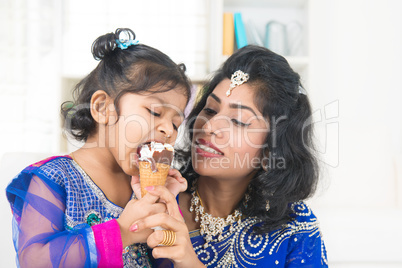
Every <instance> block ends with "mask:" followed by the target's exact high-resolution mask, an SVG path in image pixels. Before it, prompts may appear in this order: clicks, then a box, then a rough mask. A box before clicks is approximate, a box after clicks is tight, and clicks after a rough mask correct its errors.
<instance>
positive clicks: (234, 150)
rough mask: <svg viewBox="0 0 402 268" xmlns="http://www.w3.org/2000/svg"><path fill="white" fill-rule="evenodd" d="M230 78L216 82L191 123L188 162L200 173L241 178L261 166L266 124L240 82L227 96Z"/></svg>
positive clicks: (247, 87) (250, 95)
mask: <svg viewBox="0 0 402 268" xmlns="http://www.w3.org/2000/svg"><path fill="white" fill-rule="evenodd" d="M229 85H230V80H229V79H225V80H223V81H222V82H220V83H219V84H218V85H217V87H216V88H215V89H214V91H213V92H212V93H211V95H210V96H209V97H208V99H207V103H206V105H205V107H204V108H203V110H202V111H201V112H200V114H199V115H198V116H197V118H196V120H195V122H194V133H193V143H192V161H193V168H194V170H195V171H196V172H197V173H198V174H199V175H201V176H210V177H214V178H223V179H233V178H244V177H246V176H248V175H250V174H251V173H252V172H253V171H255V170H256V169H259V168H260V167H261V149H262V148H263V146H264V141H265V139H266V136H267V134H268V131H269V123H268V121H267V120H265V118H263V116H262V114H261V112H260V111H259V110H258V109H257V107H256V106H255V104H254V90H253V89H252V88H251V87H250V86H249V84H247V83H244V84H242V85H240V86H237V87H235V88H234V89H233V90H232V94H231V95H230V96H229V97H227V96H226V91H227V90H228V89H229Z"/></svg>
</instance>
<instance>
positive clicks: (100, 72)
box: [61, 28, 191, 141]
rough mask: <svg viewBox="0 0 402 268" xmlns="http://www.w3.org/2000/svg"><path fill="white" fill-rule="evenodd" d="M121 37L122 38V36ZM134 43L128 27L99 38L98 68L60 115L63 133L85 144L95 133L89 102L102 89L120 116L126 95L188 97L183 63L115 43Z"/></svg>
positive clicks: (96, 48)
mask: <svg viewBox="0 0 402 268" xmlns="http://www.w3.org/2000/svg"><path fill="white" fill-rule="evenodd" d="M123 35H124V37H122V36H123ZM123 38H125V39H128V40H129V41H130V40H134V39H135V34H134V32H133V31H132V30H130V29H127V28H119V29H117V30H116V32H115V33H108V34H105V35H102V36H100V37H98V38H97V39H96V40H95V41H94V42H93V44H92V54H93V56H94V58H95V59H96V60H100V62H99V64H98V66H97V67H96V68H95V69H94V70H93V71H92V72H91V73H90V74H89V75H87V76H86V77H85V78H84V79H83V80H81V81H80V82H79V83H78V84H77V85H76V87H75V89H74V102H73V103H72V102H65V103H63V104H62V106H61V112H62V115H63V117H64V119H65V122H66V123H65V128H66V130H67V131H68V132H69V133H70V134H71V135H72V136H73V137H74V138H75V139H77V140H79V141H86V140H87V139H88V137H89V136H90V135H91V134H92V133H93V132H94V131H95V129H96V122H95V120H94V119H93V118H92V116H91V112H90V102H91V97H92V95H93V93H95V92H96V91H97V90H103V91H105V92H106V93H107V94H109V96H111V97H113V98H114V105H115V107H116V111H117V113H118V114H119V105H118V104H119V100H120V98H121V97H122V96H123V95H124V94H126V93H137V94H152V93H156V92H166V91H169V90H172V89H177V88H180V90H182V91H183V94H184V95H185V96H186V97H187V102H188V100H189V98H190V95H191V90H190V87H191V85H190V81H189V79H188V78H187V76H186V75H185V71H186V67H185V65H184V64H175V63H174V62H173V61H172V60H171V59H170V58H169V57H168V56H167V55H166V54H164V53H162V52H161V51H159V50H157V49H155V48H152V47H149V46H147V45H143V44H133V45H129V46H128V47H127V48H124V47H123V48H121V47H119V46H118V42H119V41H120V40H122V42H124V41H126V40H124V39H123Z"/></svg>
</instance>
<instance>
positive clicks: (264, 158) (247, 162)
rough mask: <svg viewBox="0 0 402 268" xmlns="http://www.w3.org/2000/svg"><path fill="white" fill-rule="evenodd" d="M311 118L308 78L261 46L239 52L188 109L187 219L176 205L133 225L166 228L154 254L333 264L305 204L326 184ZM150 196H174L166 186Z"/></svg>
mask: <svg viewBox="0 0 402 268" xmlns="http://www.w3.org/2000/svg"><path fill="white" fill-rule="evenodd" d="M310 117H311V108H310V104H309V101H308V97H307V95H306V92H305V90H304V89H303V87H302V85H301V83H300V76H299V75H298V74H297V73H295V72H294V71H293V70H292V69H291V67H290V66H289V64H288V63H287V61H286V60H285V59H284V58H283V57H282V56H279V55H277V54H275V53H273V52H271V51H270V50H268V49H265V48H262V47H256V46H247V47H244V48H242V49H240V50H238V51H237V52H236V53H234V54H233V55H232V56H231V57H230V58H229V59H228V60H227V61H226V62H225V63H224V65H223V66H222V68H221V69H219V70H218V71H217V73H216V74H215V75H214V77H213V78H212V80H211V81H210V83H209V84H207V85H206V86H205V87H204V90H203V92H201V97H200V99H199V102H198V103H197V104H196V106H195V107H194V109H193V111H192V112H191V114H190V115H189V120H188V122H187V127H188V128H189V132H188V133H189V134H190V135H189V143H190V144H191V151H184V152H182V155H181V157H179V158H178V161H179V162H180V161H181V163H182V164H185V165H184V166H183V167H182V169H181V172H182V174H183V176H184V177H186V178H187V180H188V185H189V187H188V189H187V192H185V193H181V194H180V195H179V198H178V203H179V206H180V210H181V212H182V214H183V218H182V217H181V216H180V213H179V212H178V210H177V211H176V210H175V211H170V215H167V214H165V213H162V214H155V215H153V216H150V217H148V218H145V219H142V220H140V221H138V222H136V224H135V227H136V229H137V230H143V229H144V228H149V227H152V226H157V225H161V226H162V227H164V228H166V229H167V230H165V231H156V232H154V233H153V234H151V235H150V236H149V237H148V241H147V242H148V245H149V246H150V247H154V250H153V253H152V254H153V256H154V257H155V258H169V259H170V260H171V261H172V262H173V264H174V267H198V266H200V267H204V265H205V266H208V267H297V266H303V267H306V266H307V267H326V266H327V260H326V251H325V246H324V243H323V241H322V239H321V233H320V230H319V226H318V222H317V219H316V218H315V216H314V215H313V213H312V211H311V210H310V209H309V208H308V207H307V205H306V204H305V203H303V201H302V200H304V199H306V198H308V197H310V196H311V195H312V194H313V193H314V191H315V188H316V184H317V180H318V169H317V162H316V158H315V157H314V154H313V146H312V137H311V135H312V129H311V125H310V124H309V119H310ZM189 147H190V146H189ZM187 159H190V160H189V162H187V163H186V160H187ZM150 193H151V194H153V195H157V196H158V195H159V196H160V197H161V198H162V199H164V200H165V201H166V202H168V203H169V202H174V197H173V196H172V195H171V194H169V193H168V191H167V190H166V189H165V188H163V187H155V188H154V189H153V190H151V191H150ZM183 219H184V221H183ZM188 230H190V232H188ZM188 233H189V234H190V235H188ZM167 242H168V243H167ZM159 244H164V245H166V244H167V245H169V246H165V247H160V246H158V245H159ZM165 263H166V261H165Z"/></svg>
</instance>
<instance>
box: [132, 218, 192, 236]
mask: <svg viewBox="0 0 402 268" xmlns="http://www.w3.org/2000/svg"><path fill="white" fill-rule="evenodd" d="M182 224H184V222H183V221H182V220H181V221H179V220H177V219H175V218H173V217H172V216H170V215H168V214H166V213H157V214H153V215H150V216H148V217H145V218H142V219H140V220H138V221H136V222H135V223H134V224H133V225H135V227H132V228H130V229H136V231H141V230H144V229H149V228H154V227H156V226H161V227H162V228H164V229H167V230H172V231H174V232H178V231H180V229H181V228H183V226H182Z"/></svg>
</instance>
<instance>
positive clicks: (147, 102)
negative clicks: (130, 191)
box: [106, 89, 187, 175]
mask: <svg viewBox="0 0 402 268" xmlns="http://www.w3.org/2000/svg"><path fill="white" fill-rule="evenodd" d="M186 102H187V99H186V97H185V96H184V94H183V91H182V90H180V89H174V90H170V91H167V92H161V93H152V94H149V95H139V94H134V93H127V94H125V95H123V96H122V97H121V99H120V102H119V107H120V115H119V116H118V115H117V112H116V111H115V110H114V111H112V112H111V113H110V117H109V124H108V125H107V128H108V129H107V136H106V137H107V139H106V143H107V146H108V148H109V149H110V151H111V153H112V154H113V155H114V158H115V159H116V161H117V162H118V163H119V165H120V167H121V168H122V169H123V171H124V172H125V173H126V174H129V175H137V174H138V168H137V166H136V165H135V162H136V160H137V149H138V147H139V146H141V145H142V144H143V143H145V142H150V141H157V142H161V143H170V144H172V145H173V144H174V142H175V140H176V137H177V129H178V127H179V126H180V125H181V123H182V122H183V119H184V115H183V112H184V108H185V106H186ZM113 107H114V105H113ZM117 119H118V120H117Z"/></svg>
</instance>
